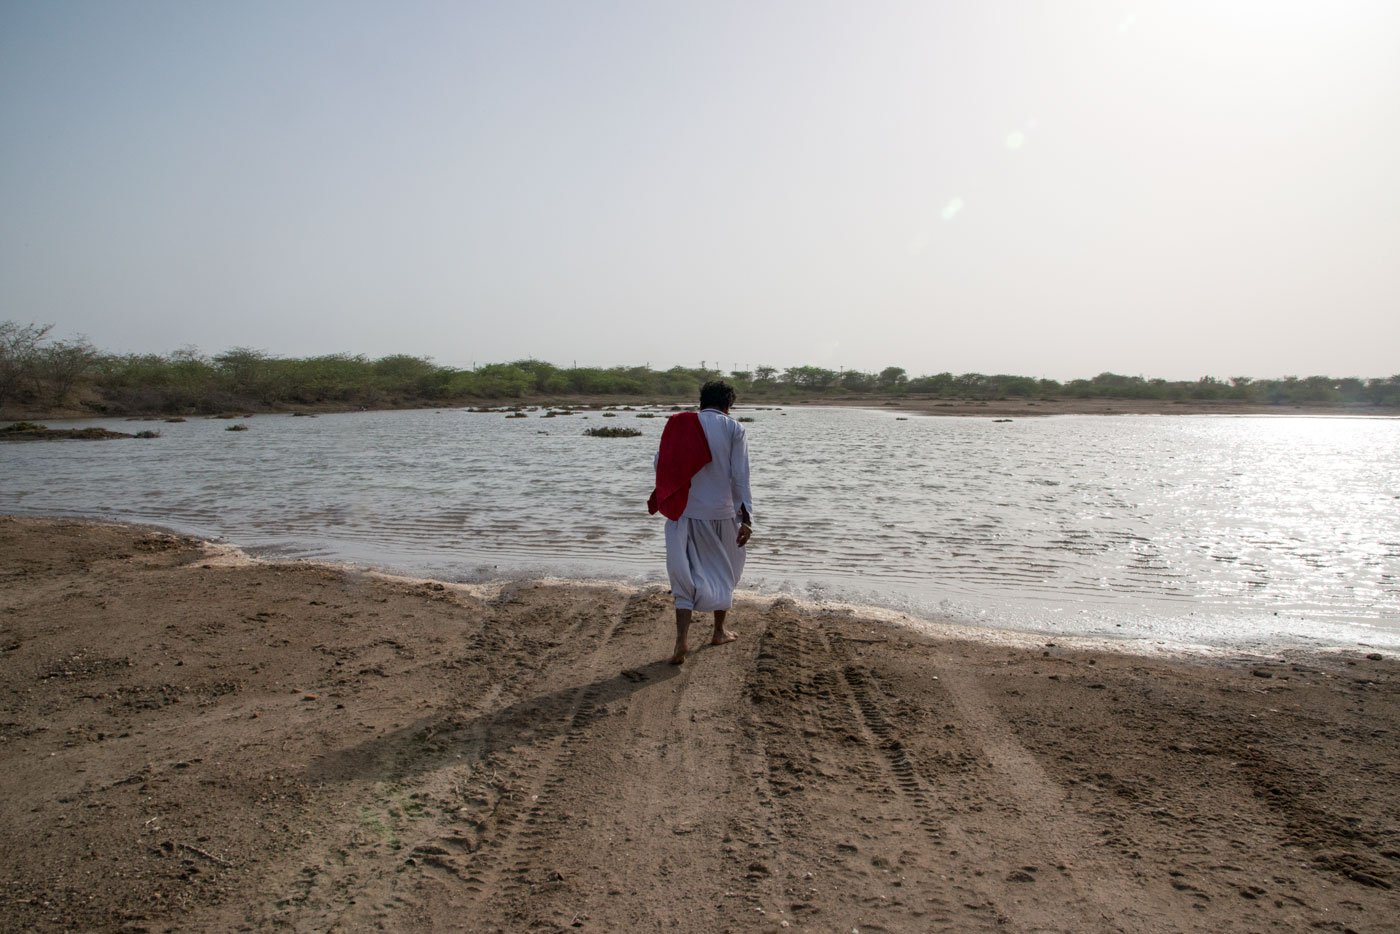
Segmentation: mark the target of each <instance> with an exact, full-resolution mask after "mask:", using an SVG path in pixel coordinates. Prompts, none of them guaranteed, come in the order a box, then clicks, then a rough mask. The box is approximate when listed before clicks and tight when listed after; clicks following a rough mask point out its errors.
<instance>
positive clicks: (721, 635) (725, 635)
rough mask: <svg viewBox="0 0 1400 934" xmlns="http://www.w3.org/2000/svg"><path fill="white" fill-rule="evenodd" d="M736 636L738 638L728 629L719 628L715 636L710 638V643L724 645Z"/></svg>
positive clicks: (736, 636)
mask: <svg viewBox="0 0 1400 934" xmlns="http://www.w3.org/2000/svg"><path fill="white" fill-rule="evenodd" d="M737 638H739V637H738V635H736V634H735V633H732V632H730V631H729V630H728V629H721V630H720V631H719V632H717V633H715V637H714V638H713V639H711V640H710V645H724V644H725V643H727V642H733V641H734V640H735V639H737Z"/></svg>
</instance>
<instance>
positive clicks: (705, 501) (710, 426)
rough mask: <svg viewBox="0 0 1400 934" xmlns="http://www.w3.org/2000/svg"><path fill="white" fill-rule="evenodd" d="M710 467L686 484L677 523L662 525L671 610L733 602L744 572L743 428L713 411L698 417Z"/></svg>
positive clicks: (748, 505) (705, 609)
mask: <svg viewBox="0 0 1400 934" xmlns="http://www.w3.org/2000/svg"><path fill="white" fill-rule="evenodd" d="M700 425H701V427H702V428H704V430H705V440H706V441H707V442H709V445H710V462H709V463H708V464H706V465H705V466H704V467H702V468H700V470H699V472H697V473H696V474H695V476H694V477H693V478H691V481H690V496H689V498H688V499H687V501H686V507H685V513H684V514H683V515H682V516H681V518H680V519H679V520H672V519H667V520H666V573H667V576H668V577H670V579H671V593H672V594H673V595H674V596H675V599H676V609H678V610H696V611H698V612H701V613H713V612H714V611H715V610H727V609H729V607H730V606H731V605H732V604H733V602H734V588H735V586H737V585H738V583H739V576H740V575H741V574H743V572H744V549H742V548H740V547H739V544H738V540H737V539H738V535H739V516H740V511H739V507H740V506H743V507H744V508H745V509H747V510H748V512H749V515H750V516H752V515H753V498H752V496H751V495H750V494H749V445H748V439H747V437H746V436H745V434H744V426H743V425H740V424H739V423H738V422H736V421H735V420H734V419H732V418H730V417H729V416H728V415H725V414H724V413H723V412H721V411H719V410H718V409H704V410H702V411H701V412H700Z"/></svg>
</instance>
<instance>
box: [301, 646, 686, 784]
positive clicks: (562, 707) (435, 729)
mask: <svg viewBox="0 0 1400 934" xmlns="http://www.w3.org/2000/svg"><path fill="white" fill-rule="evenodd" d="M680 671H681V669H680V668H678V667H677V666H674V665H670V664H667V663H666V662H665V661H656V662H652V663H650V664H647V665H642V666H641V667H638V668H628V669H626V670H624V671H621V672H619V673H618V674H615V675H613V676H611V677H609V678H602V679H599V680H597V681H593V682H591V683H589V684H583V685H577V686H574V687H568V688H562V689H560V690H558V691H552V692H550V693H548V694H540V695H536V696H533V697H526V698H522V699H521V700H519V701H516V702H515V703H513V704H510V705H509V706H507V707H503V708H501V709H500V710H493V711H490V712H488V713H483V714H480V715H478V716H475V717H471V716H466V715H464V714H462V713H443V714H439V715H436V716H432V717H425V718H423V719H420V720H416V721H414V722H413V723H410V724H408V725H406V726H403V727H400V728H399V729H396V730H393V731H391V732H389V733H385V734H383V735H381V736H376V737H374V738H373V739H370V740H367V741H365V742H363V743H359V744H358V745H355V746H350V747H348V748H345V749H339V750H336V751H335V752H332V753H330V754H328V755H326V756H325V757H324V758H322V759H320V760H318V761H315V762H313V763H312V764H311V766H310V768H308V769H307V777H308V778H310V779H312V780H313V781H331V782H346V781H362V780H369V781H393V780H398V779H403V778H406V777H408V776H410V775H416V774H422V773H425V772H431V771H433V770H435V769H438V768H442V767H443V766H447V765H467V764H471V763H473V762H477V761H480V760H481V759H483V758H485V757H487V756H489V755H491V754H492V753H497V752H502V751H505V750H509V749H514V748H518V747H522V746H533V745H537V744H540V743H544V742H547V741H549V740H551V739H554V738H555V737H558V736H562V735H564V734H567V733H575V732H578V731H580V730H582V729H584V728H585V727H587V726H588V725H589V724H590V723H592V722H593V721H595V720H597V719H598V718H599V717H602V716H606V715H608V714H609V713H610V712H611V711H610V706H611V705H612V704H614V703H615V702H616V701H619V700H621V699H623V698H625V697H628V696H630V695H631V694H633V693H634V692H636V691H640V690H643V689H645V688H648V687H653V686H655V685H657V684H661V683H664V682H666V681H669V680H670V679H671V678H674V677H675V676H676V675H677V674H679V673H680Z"/></svg>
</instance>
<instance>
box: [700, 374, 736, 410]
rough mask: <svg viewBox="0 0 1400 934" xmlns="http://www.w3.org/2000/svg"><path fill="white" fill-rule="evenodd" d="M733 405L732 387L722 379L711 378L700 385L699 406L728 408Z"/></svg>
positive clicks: (704, 407) (703, 407)
mask: <svg viewBox="0 0 1400 934" xmlns="http://www.w3.org/2000/svg"><path fill="white" fill-rule="evenodd" d="M733 405H734V387H733V386H731V385H729V384H728V383H726V382H725V381H724V380H722V379H712V380H710V381H709V382H708V383H706V384H705V385H703V386H701V387H700V408H702V409H729V408H730V407H732V406H733Z"/></svg>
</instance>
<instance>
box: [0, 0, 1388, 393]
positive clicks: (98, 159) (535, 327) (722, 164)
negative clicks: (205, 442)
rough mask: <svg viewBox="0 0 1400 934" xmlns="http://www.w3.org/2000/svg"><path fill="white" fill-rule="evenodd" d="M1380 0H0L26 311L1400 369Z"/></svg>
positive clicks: (445, 338) (271, 346) (485, 345)
mask: <svg viewBox="0 0 1400 934" xmlns="http://www.w3.org/2000/svg"><path fill="white" fill-rule="evenodd" d="M1397 297H1400V4H1397V3H1395V2H1393V0H1376V2H1360V0H1357V2H1348V0H1334V2H1322V0H1310V2H1293V0H1254V2H1243V0H1239V2H1231V0H1205V2H1184V0H1163V2H1145V3H1107V2H1102V3H1101V2H1071V0H1055V2H1048V0H1047V2H996V0H960V2H935V0H924V2H916V3H894V2H878V0H877V2H855V0H849V2H840V3H820V2H810V0H793V2H765V0H744V2H735V3H726V2H716V0H695V2H690V3H679V2H663V3H657V2H655V0H644V2H636V3H623V2H581V0H567V2H557V3H541V2H522V0H510V2H501V3H467V2H460V0H458V2H447V3H422V2H402V0H394V2H389V0H381V2H373V3H361V2H346V0H334V2H309V0H275V2H254V0H236V2H235V0H227V2H189V0H175V2H137V0H121V2H110V0H100V2H89V0H65V2H34V0H0V320H3V319H12V320H18V321H22V322H28V321H38V322H52V323H54V324H55V325H57V327H56V333H57V334H59V335H61V336H72V335H75V334H79V333H81V334H85V335H87V336H88V337H89V338H90V339H91V340H92V341H93V342H94V343H96V344H97V345H98V346H100V347H102V348H103V349H107V350H114V351H159V352H166V351H169V350H173V349H175V348H177V347H181V346H184V345H190V344H193V345H197V346H198V347H200V348H201V349H203V350H205V351H206V352H217V351H219V350H224V349H227V348H229V347H232V346H238V345H244V346H253V347H257V348H261V349H264V350H267V351H269V352H271V353H274V354H279V355H310V354H320V353H331V352H340V351H345V352H351V353H364V354H368V355H370V356H380V355H384V354H388V353H400V352H402V353H411V354H417V355H431V356H432V357H434V358H435V359H437V360H438V361H440V362H443V363H448V364H453V365H469V364H471V363H472V362H477V363H486V362H493V361H505V360H510V359H515V358H518V357H524V356H535V357H538V358H541V359H545V360H550V361H553V362H555V363H559V364H563V365H569V364H572V363H573V362H575V361H577V363H578V364H579V365H613V364H641V363H649V364H650V365H652V366H653V367H665V366H670V365H673V364H676V363H683V364H687V365H698V364H699V363H700V362H701V361H706V362H707V363H709V364H711V365H713V364H714V363H715V362H716V361H718V362H719V363H720V365H721V366H722V367H723V368H724V369H731V368H733V367H735V366H736V365H737V366H739V367H747V366H750V365H756V364H769V365H773V366H778V367H784V366H789V365H798V364H804V363H811V364H816V365H821V366H827V367H831V368H833V369H834V368H836V367H838V366H844V367H856V368H860V369H878V368H881V367H884V366H889V365H897V366H903V367H905V368H907V369H908V370H910V372H911V373H932V372H938V371H942V370H951V371H954V372H964V371H981V372H988V373H991V372H1006V373H1023V374H1029V375H1038V376H1048V377H1054V378H1061V379H1063V378H1069V377H1075V376H1091V375H1093V374H1095V373H1098V372H1100V371H1102V370H1114V371H1117V372H1120V373H1128V374H1141V375H1144V376H1149V377H1153V376H1161V377H1166V378H1171V379H1179V378H1195V377H1198V376H1202V375H1205V374H1211V375H1216V376H1220V377H1228V376H1232V375H1250V376H1257V377H1269V376H1280V375H1286V374H1296V375H1307V374H1314V373H1326V374H1330V375H1334V376H1346V375H1353V376H1388V375H1391V374H1393V373H1397V372H1400V301H1397Z"/></svg>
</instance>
